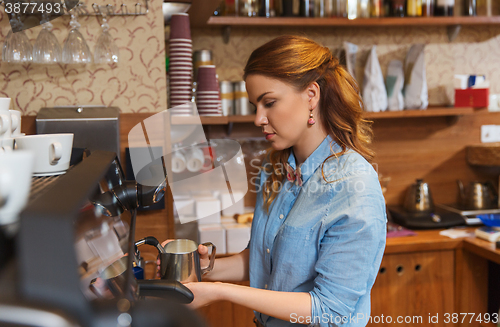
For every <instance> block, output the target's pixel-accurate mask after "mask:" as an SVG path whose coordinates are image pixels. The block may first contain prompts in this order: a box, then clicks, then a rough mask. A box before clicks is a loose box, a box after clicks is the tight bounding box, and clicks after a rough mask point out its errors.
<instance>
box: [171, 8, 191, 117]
mask: <svg viewBox="0 0 500 327" xmlns="http://www.w3.org/2000/svg"><path fill="white" fill-rule="evenodd" d="M192 55H193V45H192V41H191V30H190V27H189V16H188V14H186V13H179V14H173V15H172V19H171V21H170V50H169V57H170V63H169V88H170V93H169V94H170V97H169V98H170V108H171V109H170V110H171V114H172V115H182V116H187V115H192V114H193V113H192V108H191V107H190V106H181V105H183V104H185V103H186V102H190V101H191V97H192V88H193V83H192V79H193V62H192ZM179 106H180V107H179Z"/></svg>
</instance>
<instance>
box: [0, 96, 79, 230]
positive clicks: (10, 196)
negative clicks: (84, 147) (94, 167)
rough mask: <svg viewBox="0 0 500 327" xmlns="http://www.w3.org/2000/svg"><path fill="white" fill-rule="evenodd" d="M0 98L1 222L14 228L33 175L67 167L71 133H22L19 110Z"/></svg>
mask: <svg viewBox="0 0 500 327" xmlns="http://www.w3.org/2000/svg"><path fill="white" fill-rule="evenodd" d="M10 101H11V99H10V98H0V226H1V227H3V229H5V230H6V231H15V230H16V228H15V227H12V226H17V224H16V223H17V221H18V216H19V213H20V212H21V210H22V209H23V208H24V206H25V205H26V203H27V201H28V196H29V192H30V188H31V181H32V176H52V175H60V174H64V173H65V172H66V171H67V169H68V168H69V163H70V159H71V150H72V148H73V134H71V133H66V134H40V135H24V134H23V133H21V112H20V111H18V110H9V108H10Z"/></svg>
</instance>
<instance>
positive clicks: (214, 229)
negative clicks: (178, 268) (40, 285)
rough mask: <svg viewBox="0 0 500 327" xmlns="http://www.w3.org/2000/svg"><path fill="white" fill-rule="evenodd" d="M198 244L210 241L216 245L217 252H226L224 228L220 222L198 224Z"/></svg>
mask: <svg viewBox="0 0 500 327" xmlns="http://www.w3.org/2000/svg"><path fill="white" fill-rule="evenodd" d="M198 235H199V240H200V244H201V243H205V242H212V243H213V245H215V246H216V247H217V254H225V253H226V230H225V229H224V227H223V226H222V225H221V224H209V225H198Z"/></svg>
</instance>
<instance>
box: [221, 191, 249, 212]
mask: <svg viewBox="0 0 500 327" xmlns="http://www.w3.org/2000/svg"><path fill="white" fill-rule="evenodd" d="M243 195H244V194H243V193H241V192H234V193H233V194H230V193H227V192H225V193H221V194H220V202H221V205H222V215H224V216H234V215H235V214H242V213H243V212H245V199H244V198H243ZM233 198H236V199H241V200H239V201H237V202H236V203H233V200H232V199H233Z"/></svg>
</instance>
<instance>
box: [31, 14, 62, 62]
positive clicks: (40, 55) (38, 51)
mask: <svg viewBox="0 0 500 327" xmlns="http://www.w3.org/2000/svg"><path fill="white" fill-rule="evenodd" d="M41 23H42V24H43V28H42V30H41V31H40V34H38V37H37V38H36V41H35V45H34V46H33V62H36V63H38V64H54V63H57V62H61V57H62V53H61V46H60V45H59V42H58V41H57V38H56V36H55V35H54V33H52V24H51V23H50V21H49V19H48V15H47V14H46V13H44V14H43V18H42V21H41Z"/></svg>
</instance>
